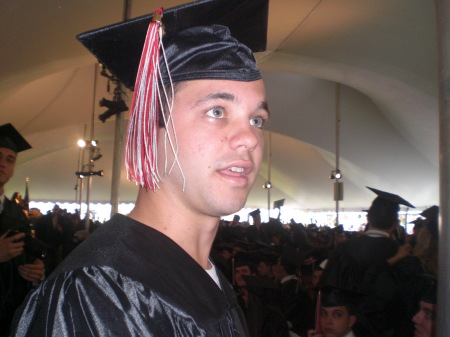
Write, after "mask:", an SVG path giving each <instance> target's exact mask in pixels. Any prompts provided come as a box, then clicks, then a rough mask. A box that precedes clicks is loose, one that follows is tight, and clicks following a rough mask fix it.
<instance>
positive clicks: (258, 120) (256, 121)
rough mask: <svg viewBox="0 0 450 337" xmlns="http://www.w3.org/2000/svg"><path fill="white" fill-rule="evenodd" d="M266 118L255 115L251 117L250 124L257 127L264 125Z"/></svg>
mask: <svg viewBox="0 0 450 337" xmlns="http://www.w3.org/2000/svg"><path fill="white" fill-rule="evenodd" d="M264 124H265V120H264V118H262V117H255V118H252V119H250V125H253V126H256V127H257V128H262V127H264Z"/></svg>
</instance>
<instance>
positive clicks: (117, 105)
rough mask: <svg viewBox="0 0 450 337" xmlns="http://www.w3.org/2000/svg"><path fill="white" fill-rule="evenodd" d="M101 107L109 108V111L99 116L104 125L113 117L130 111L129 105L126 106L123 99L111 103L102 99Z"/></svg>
mask: <svg viewBox="0 0 450 337" xmlns="http://www.w3.org/2000/svg"><path fill="white" fill-rule="evenodd" d="M99 105H100V106H101V107H107V108H108V110H106V111H105V112H104V113H102V114H100V115H99V116H98V119H100V120H101V121H102V122H103V123H104V122H105V121H106V120H107V119H108V118H109V117H111V116H112V115H116V114H118V113H121V112H124V111H127V110H128V107H127V105H126V104H125V102H124V101H123V100H122V99H117V100H115V101H110V100H107V99H106V98H102V100H101V101H100V102H99Z"/></svg>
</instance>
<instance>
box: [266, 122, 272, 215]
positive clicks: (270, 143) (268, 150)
mask: <svg viewBox="0 0 450 337" xmlns="http://www.w3.org/2000/svg"><path fill="white" fill-rule="evenodd" d="M271 159H272V131H269V145H268V147H267V170H268V172H267V181H268V183H269V184H270V186H267V214H268V216H269V219H270V190H271V189H272V181H271V180H270V171H271V167H270V165H271Z"/></svg>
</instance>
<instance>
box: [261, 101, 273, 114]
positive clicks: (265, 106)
mask: <svg viewBox="0 0 450 337" xmlns="http://www.w3.org/2000/svg"><path fill="white" fill-rule="evenodd" d="M258 109H261V110H265V111H266V112H267V114H268V115H269V116H270V110H269V104H267V101H263V102H261V103H260V104H259V106H258Z"/></svg>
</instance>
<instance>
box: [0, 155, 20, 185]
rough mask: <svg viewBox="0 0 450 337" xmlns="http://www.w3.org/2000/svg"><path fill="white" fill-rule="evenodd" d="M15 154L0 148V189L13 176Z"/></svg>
mask: <svg viewBox="0 0 450 337" xmlns="http://www.w3.org/2000/svg"><path fill="white" fill-rule="evenodd" d="M16 158H17V153H15V152H14V151H13V150H10V149H7V148H6V147H0V187H2V186H3V185H5V184H6V183H7V182H8V181H9V179H11V177H12V176H13V174H14V166H15V164H16Z"/></svg>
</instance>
